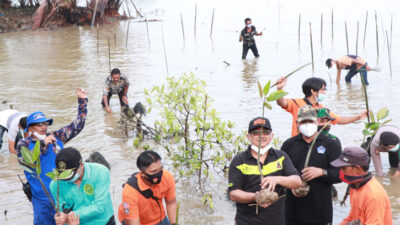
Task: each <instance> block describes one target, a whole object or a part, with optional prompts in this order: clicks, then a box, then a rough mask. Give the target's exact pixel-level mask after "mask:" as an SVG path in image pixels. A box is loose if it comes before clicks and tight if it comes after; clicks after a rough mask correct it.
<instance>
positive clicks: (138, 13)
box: [131, 0, 144, 17]
mask: <svg viewBox="0 0 400 225" xmlns="http://www.w3.org/2000/svg"><path fill="white" fill-rule="evenodd" d="M131 3H132V5H133V8H135V10H136V14H137V15H139V16H140V17H144V16H142V14H141V13H140V12H139V10H138V9H137V8H136V5H135V3H133V1H132V0H131Z"/></svg>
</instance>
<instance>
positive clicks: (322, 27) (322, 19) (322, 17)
mask: <svg viewBox="0 0 400 225" xmlns="http://www.w3.org/2000/svg"><path fill="white" fill-rule="evenodd" d="M323 30H324V14H322V13H321V47H322V32H323Z"/></svg>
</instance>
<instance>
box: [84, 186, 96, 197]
mask: <svg viewBox="0 0 400 225" xmlns="http://www.w3.org/2000/svg"><path fill="white" fill-rule="evenodd" d="M83 190H84V191H85V193H86V194H88V195H93V193H94V188H93V186H92V185H91V184H85V186H83Z"/></svg>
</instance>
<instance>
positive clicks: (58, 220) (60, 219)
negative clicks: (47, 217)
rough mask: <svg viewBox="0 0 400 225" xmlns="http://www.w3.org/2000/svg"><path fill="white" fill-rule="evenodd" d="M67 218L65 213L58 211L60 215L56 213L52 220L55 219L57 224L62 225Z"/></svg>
mask: <svg viewBox="0 0 400 225" xmlns="http://www.w3.org/2000/svg"><path fill="white" fill-rule="evenodd" d="M66 219H67V215H66V214H65V213H63V212H60V215H59V216H57V213H56V214H55V215H54V220H55V221H56V224H57V225H64V224H65V221H66Z"/></svg>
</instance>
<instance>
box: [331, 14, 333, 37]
mask: <svg viewBox="0 0 400 225" xmlns="http://www.w3.org/2000/svg"><path fill="white" fill-rule="evenodd" d="M331 23H332V42H333V8H332V19H331Z"/></svg>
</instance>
